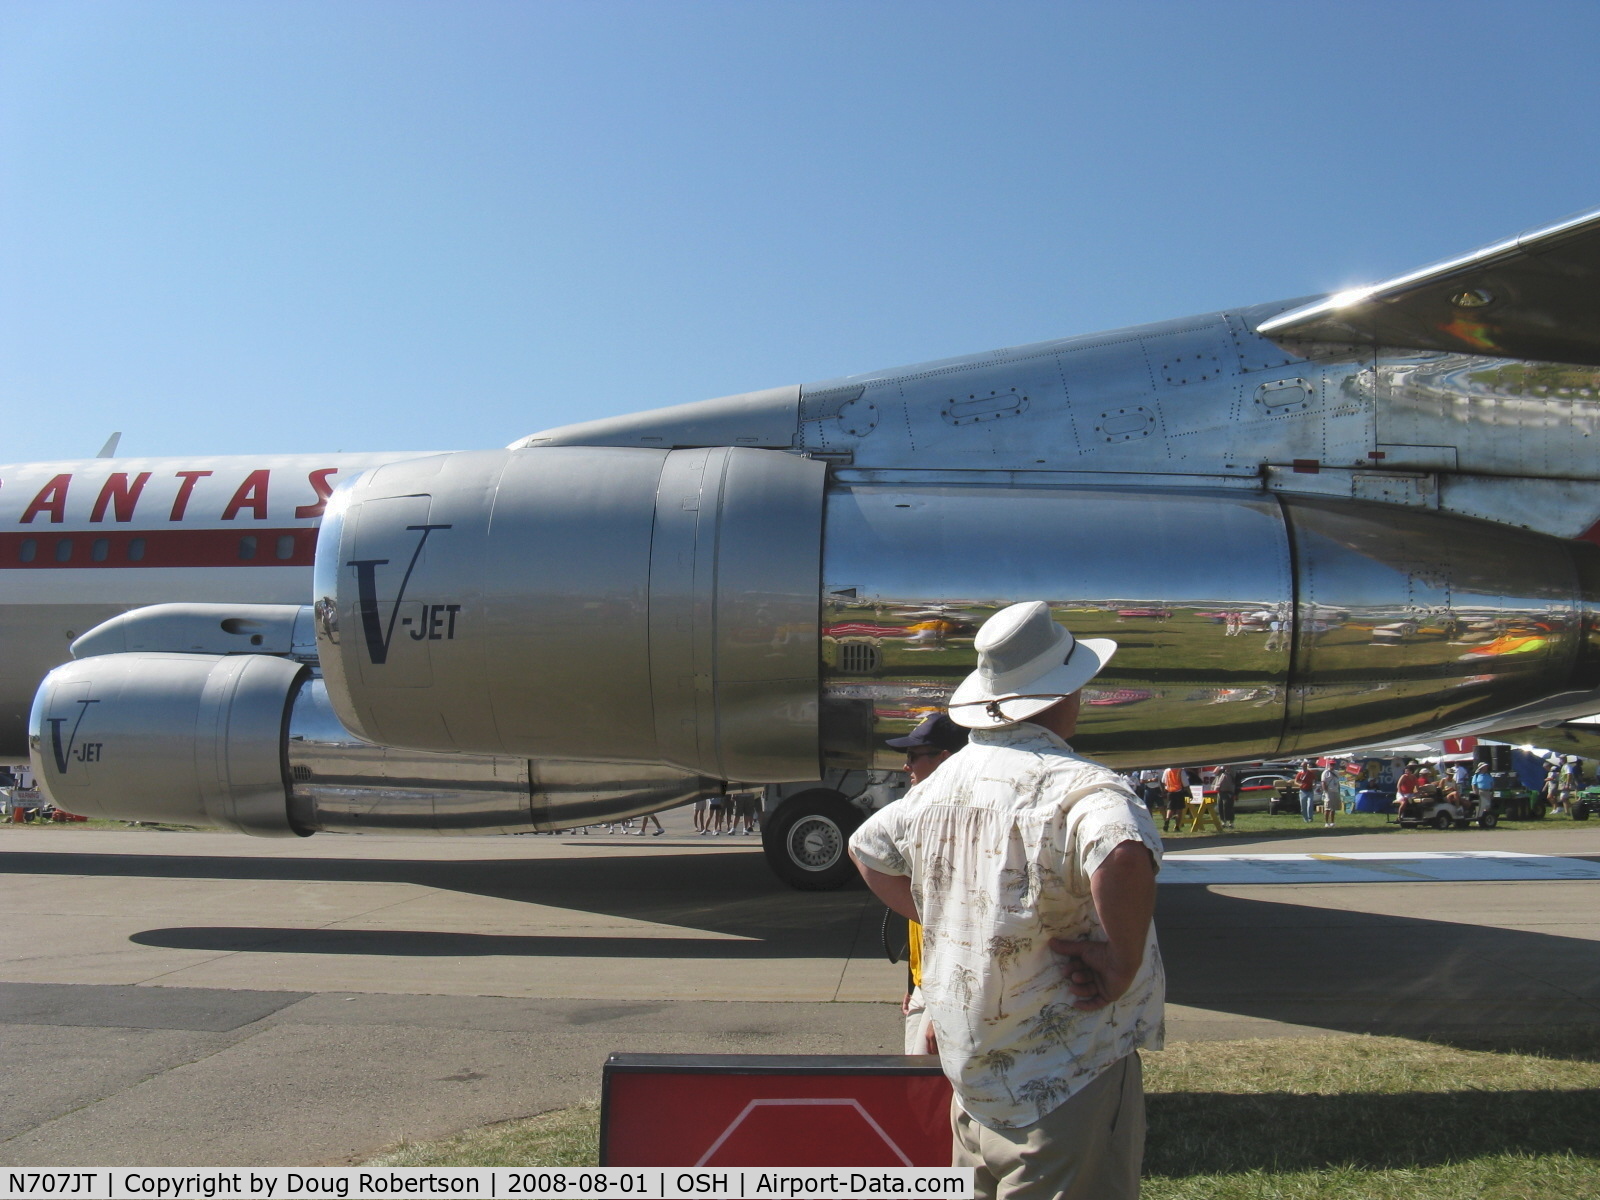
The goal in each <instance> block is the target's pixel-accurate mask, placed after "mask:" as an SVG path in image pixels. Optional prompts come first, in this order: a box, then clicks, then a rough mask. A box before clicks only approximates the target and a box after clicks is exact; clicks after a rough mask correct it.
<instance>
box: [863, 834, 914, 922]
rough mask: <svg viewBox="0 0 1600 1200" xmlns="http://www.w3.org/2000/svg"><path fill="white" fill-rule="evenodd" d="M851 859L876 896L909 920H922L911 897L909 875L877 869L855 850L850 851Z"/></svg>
mask: <svg viewBox="0 0 1600 1200" xmlns="http://www.w3.org/2000/svg"><path fill="white" fill-rule="evenodd" d="M850 861H851V862H853V863H855V865H856V870H858V871H860V872H861V878H863V879H865V880H866V881H867V886H868V887H869V888H871V889H872V894H873V895H874V896H876V897H877V898H878V899H879V900H882V901H883V902H884V903H885V904H887V905H888V906H889V907H890V908H892V909H893V910H894V911H895V912H897V913H899V914H900V915H901V916H902V917H905V918H906V919H907V920H910V921H921V920H922V918H921V917H919V916H917V906H916V902H915V901H913V900H912V899H911V877H910V876H909V875H885V874H884V873H883V872H882V871H875V870H873V869H872V868H871V867H869V866H867V864H866V863H864V862H862V861H861V860H860V859H859V858H857V857H856V852H855V851H854V850H852V851H850Z"/></svg>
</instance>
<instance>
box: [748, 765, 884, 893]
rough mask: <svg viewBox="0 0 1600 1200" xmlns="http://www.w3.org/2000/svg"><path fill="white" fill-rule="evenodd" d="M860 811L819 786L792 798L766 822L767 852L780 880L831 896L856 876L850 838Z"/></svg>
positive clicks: (764, 843) (764, 841) (763, 844)
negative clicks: (849, 851) (832, 892)
mask: <svg viewBox="0 0 1600 1200" xmlns="http://www.w3.org/2000/svg"><path fill="white" fill-rule="evenodd" d="M861 821H862V816H861V812H860V810H859V809H857V808H856V807H855V806H854V805H852V804H851V803H850V802H849V801H848V800H846V799H845V798H844V797H843V796H841V795H840V794H839V793H838V792H835V791H830V790H828V789H826V788H814V789H812V790H811V791H809V792H801V793H800V794H799V795H796V796H790V797H789V798H788V799H787V800H785V801H784V802H783V803H782V804H780V805H779V806H778V808H777V810H776V811H775V812H773V813H771V814H770V815H769V816H767V817H766V818H764V819H763V820H762V822H761V848H762V850H763V851H765V852H766V856H767V863H768V865H769V866H771V867H772V869H773V871H774V872H775V873H776V874H777V876H778V878H779V879H781V880H783V881H784V882H785V883H787V884H788V885H789V886H790V887H792V888H795V889H797V890H799V891H802V892H831V891H833V890H834V889H835V888H838V887H842V886H844V884H845V883H846V882H848V881H849V880H850V879H852V878H854V877H855V874H856V869H855V866H854V864H852V863H851V861H850V855H849V854H848V852H847V851H848V847H849V842H850V835H851V834H852V833H854V832H855V831H856V827H857V826H859V825H860V824H861Z"/></svg>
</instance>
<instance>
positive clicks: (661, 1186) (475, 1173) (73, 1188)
mask: <svg viewBox="0 0 1600 1200" xmlns="http://www.w3.org/2000/svg"><path fill="white" fill-rule="evenodd" d="M972 1175H973V1172H972V1168H970V1167H727V1168H706V1167H692V1168H690V1167H306V1168H287V1167H266V1168H262V1167H254V1168H249V1167H208V1168H202V1169H198V1170H196V1169H193V1168H190V1169H182V1168H170V1169H169V1168H142V1167H116V1168H111V1169H107V1168H104V1167H100V1168H89V1169H80V1170H71V1171H12V1170H8V1171H6V1172H5V1175H4V1178H3V1180H0V1182H4V1184H5V1187H4V1189H0V1200H25V1198H26V1200H33V1198H35V1197H69V1198H71V1200H323V1198H327V1197H333V1198H335V1200H388V1198H389V1197H394V1196H461V1197H471V1198H472V1200H522V1198H523V1197H526V1198H528V1200H561V1198H562V1197H568V1196H571V1197H586V1198H592V1200H640V1198H643V1200H707V1198H710V1200H811V1198H814V1200H882V1198H883V1197H889V1196H897V1197H906V1198H907V1200H913V1198H916V1200H920V1198H923V1197H927V1198H930V1200H970V1198H971V1196H972V1194H973V1178H972Z"/></svg>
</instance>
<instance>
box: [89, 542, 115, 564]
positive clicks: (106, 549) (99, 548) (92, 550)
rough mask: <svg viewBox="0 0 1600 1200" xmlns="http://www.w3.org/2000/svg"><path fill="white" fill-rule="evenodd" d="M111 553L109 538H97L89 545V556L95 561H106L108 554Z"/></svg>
mask: <svg viewBox="0 0 1600 1200" xmlns="http://www.w3.org/2000/svg"><path fill="white" fill-rule="evenodd" d="M110 553H111V542H110V540H109V539H107V538H95V540H94V542H93V544H92V545H90V547H89V557H90V558H92V559H94V561H95V562H105V560H106V556H107V555H108V554H110Z"/></svg>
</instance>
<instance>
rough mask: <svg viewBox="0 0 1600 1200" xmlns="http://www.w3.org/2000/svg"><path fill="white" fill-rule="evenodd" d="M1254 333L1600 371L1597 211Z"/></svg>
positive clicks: (1336, 299)
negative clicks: (1530, 361) (1436, 351)
mask: <svg viewBox="0 0 1600 1200" xmlns="http://www.w3.org/2000/svg"><path fill="white" fill-rule="evenodd" d="M1256 332H1258V333H1260V334H1262V335H1263V336H1265V337H1270V338H1272V339H1274V340H1275V341H1282V342H1335V343H1348V342H1362V343H1366V342H1370V343H1374V344H1376V345H1381V346H1395V347H1402V348H1405V349H1414V350H1443V351H1446V352H1450V353H1457V354H1476V355H1487V356H1491V357H1496V358H1525V359H1533V360H1535V361H1538V362H1558V363H1576V364H1581V365H1584V366H1600V209H1596V210H1593V211H1590V212H1585V213H1581V214H1579V215H1578V216H1574V217H1569V218H1567V219H1566V220H1564V221H1559V222H1557V223H1556V224H1554V225H1548V226H1545V227H1544V228H1541V229H1535V230H1532V231H1531V232H1528V233H1524V234H1521V235H1519V236H1517V237H1513V238H1509V239H1507V240H1505V241H1503V242H1497V243H1495V244H1494V245H1491V246H1485V247H1484V248H1483V249H1481V250H1475V251H1473V252H1472V253H1471V254H1466V255H1463V256H1461V257H1460V258H1454V259H1450V260H1448V261H1446V262H1442V263H1436V264H1434V265H1433V266H1429V267H1423V268H1422V269H1420V270H1417V271H1413V272H1411V273H1410V274H1407V275H1401V276H1399V277H1398V278H1395V279H1390V280H1386V281H1385V282H1383V283H1378V284H1374V285H1372V286H1370V287H1365V288H1359V289H1357V290H1355V291H1350V292H1341V293H1339V294H1337V295H1334V296H1329V297H1327V298H1326V299H1324V300H1319V301H1317V302H1316V303H1314V304H1309V305H1306V306H1305V307H1303V308H1296V309H1293V310H1292V311H1290V312H1286V313H1281V314H1279V315H1278V316H1275V317H1272V318H1270V319H1269V320H1267V321H1264V322H1262V323H1261V324H1260V325H1259V326H1257V329H1256Z"/></svg>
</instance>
